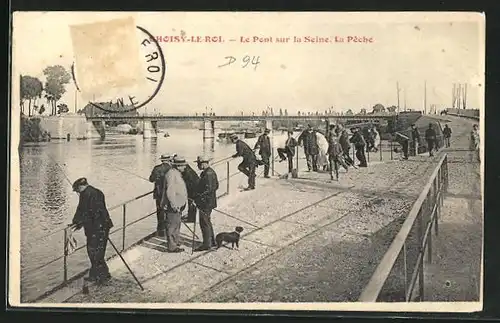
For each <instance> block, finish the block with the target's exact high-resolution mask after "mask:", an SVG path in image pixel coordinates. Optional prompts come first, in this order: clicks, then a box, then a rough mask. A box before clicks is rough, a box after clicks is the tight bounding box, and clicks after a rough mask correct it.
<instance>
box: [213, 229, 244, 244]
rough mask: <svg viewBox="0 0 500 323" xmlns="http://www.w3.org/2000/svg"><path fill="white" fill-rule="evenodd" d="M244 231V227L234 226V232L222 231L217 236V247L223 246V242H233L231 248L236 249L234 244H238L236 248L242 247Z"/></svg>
mask: <svg viewBox="0 0 500 323" xmlns="http://www.w3.org/2000/svg"><path fill="white" fill-rule="evenodd" d="M241 231H243V228H242V227H236V228H234V231H233V232H221V233H219V234H218V235H217V236H216V237H215V241H216V242H217V249H219V248H220V247H221V246H222V243H223V242H229V243H231V249H234V245H235V244H236V248H238V249H239V248H240V246H239V242H240V233H241Z"/></svg>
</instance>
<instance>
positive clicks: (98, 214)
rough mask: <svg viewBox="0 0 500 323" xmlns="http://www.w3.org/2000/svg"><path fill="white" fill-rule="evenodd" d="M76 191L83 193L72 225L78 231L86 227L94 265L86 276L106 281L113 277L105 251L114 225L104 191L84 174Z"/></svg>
mask: <svg viewBox="0 0 500 323" xmlns="http://www.w3.org/2000/svg"><path fill="white" fill-rule="evenodd" d="M73 191H75V192H76V193H77V194H78V195H79V196H80V200H79V202H78V207H77V208H76V212H75V216H74V217H73V221H72V223H71V224H70V226H69V227H70V228H71V229H73V230H74V231H76V230H79V229H81V228H82V227H83V229H84V232H85V236H86V237H87V253H88V256H89V259H90V263H91V267H90V272H89V277H88V278H85V279H86V280H87V281H92V282H96V283H97V284H103V283H105V282H106V281H108V280H109V279H110V278H111V275H110V273H109V268H108V266H107V265H106V260H105V254H106V244H107V241H108V237H109V230H110V229H111V228H112V227H113V222H112V221H111V218H110V216H109V212H108V209H107V208H106V201H105V197H104V193H103V192H102V191H100V190H99V189H97V188H95V187H93V186H91V185H89V184H88V182H87V179H86V178H84V177H82V178H79V179H77V180H76V181H75V182H74V183H73Z"/></svg>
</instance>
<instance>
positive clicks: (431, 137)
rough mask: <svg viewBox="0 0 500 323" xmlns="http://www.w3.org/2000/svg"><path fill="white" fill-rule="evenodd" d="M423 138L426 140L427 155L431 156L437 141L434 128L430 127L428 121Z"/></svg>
mask: <svg viewBox="0 0 500 323" xmlns="http://www.w3.org/2000/svg"><path fill="white" fill-rule="evenodd" d="M425 140H426V141H427V149H429V157H432V156H434V148H435V147H436V141H437V135H436V130H434V128H432V123H429V128H428V129H427V130H425Z"/></svg>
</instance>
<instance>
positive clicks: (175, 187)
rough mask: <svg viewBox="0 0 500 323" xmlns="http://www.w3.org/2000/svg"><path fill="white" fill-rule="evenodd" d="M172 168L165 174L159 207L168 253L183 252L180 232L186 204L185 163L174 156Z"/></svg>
mask: <svg viewBox="0 0 500 323" xmlns="http://www.w3.org/2000/svg"><path fill="white" fill-rule="evenodd" d="M172 166H173V167H172V168H171V169H170V170H168V172H167V173H166V174H165V184H164V186H163V187H164V189H163V195H162V199H161V207H162V209H163V210H164V211H165V215H166V227H167V244H168V252H173V253H178V252H183V251H184V249H182V248H180V239H179V238H180V237H179V236H180V230H181V223H182V221H181V217H182V212H183V211H184V210H185V209H186V206H187V203H188V193H187V188H186V183H185V182H184V179H183V178H182V171H183V170H184V168H185V167H186V161H185V160H184V159H183V158H181V157H179V156H176V157H175V158H174V161H173V164H172Z"/></svg>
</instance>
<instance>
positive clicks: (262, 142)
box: [253, 129, 271, 178]
mask: <svg viewBox="0 0 500 323" xmlns="http://www.w3.org/2000/svg"><path fill="white" fill-rule="evenodd" d="M269 132H270V130H269V129H265V130H264V133H263V134H262V135H260V136H259V139H257V142H256V143H255V147H254V148H253V149H254V150H257V149H259V148H260V150H259V155H260V156H261V157H262V162H263V163H264V177H265V178H269V157H271V140H270V139H269Z"/></svg>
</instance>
